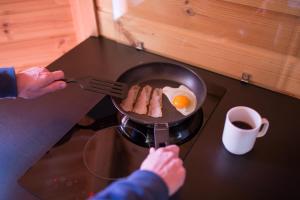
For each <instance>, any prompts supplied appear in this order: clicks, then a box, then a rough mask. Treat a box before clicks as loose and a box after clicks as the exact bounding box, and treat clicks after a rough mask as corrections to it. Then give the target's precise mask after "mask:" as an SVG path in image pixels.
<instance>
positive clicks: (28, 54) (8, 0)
mask: <svg viewBox="0 0 300 200" xmlns="http://www.w3.org/2000/svg"><path fill="white" fill-rule="evenodd" d="M76 42H77V41H76V35H75V29H74V24H73V18H72V13H71V6H70V2H69V0H26V1H25V0H1V1H0V51H1V54H0V66H14V67H15V68H16V71H20V70H23V69H26V68H28V67H32V66H47V65H48V64H50V63H51V62H53V61H54V60H55V59H57V58H58V57H59V56H61V55H63V54H64V53H65V52H67V51H68V50H69V49H71V48H72V47H74V46H75V44H76Z"/></svg>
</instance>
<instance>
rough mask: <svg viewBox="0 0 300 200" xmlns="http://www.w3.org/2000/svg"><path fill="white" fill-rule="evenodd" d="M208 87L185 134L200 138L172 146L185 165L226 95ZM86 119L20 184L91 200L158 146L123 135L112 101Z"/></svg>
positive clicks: (41, 193) (50, 195)
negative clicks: (153, 147)
mask: <svg viewBox="0 0 300 200" xmlns="http://www.w3.org/2000/svg"><path fill="white" fill-rule="evenodd" d="M206 84H207V97H206V100H205V102H204V104H203V106H202V109H201V110H200V111H199V112H198V113H196V114H195V115H194V116H192V117H191V119H189V122H187V124H188V125H187V127H185V129H184V130H185V131H191V132H195V134H192V135H191V136H190V137H186V138H185V140H184V141H183V142H178V141H177V140H176V137H175V139H174V140H173V142H172V143H177V144H179V145H180V149H181V152H180V157H181V158H182V159H183V160H185V159H186V157H188V155H189V153H190V151H193V145H194V143H195V141H196V140H198V139H201V138H199V136H200V135H201V130H202V128H203V127H204V126H205V124H206V122H207V120H208V119H209V118H210V116H211V115H212V113H213V112H214V109H215V108H216V106H217V105H218V103H219V102H220V100H221V98H222V97H223V95H224V94H225V92H226V90H225V89H224V88H222V87H220V86H217V85H215V84H211V83H206ZM86 116H87V119H90V120H92V122H89V121H88V122H87V121H80V122H78V124H76V125H75V126H74V127H73V128H72V129H71V130H70V131H69V132H68V133H66V134H65V136H64V137H63V138H62V139H61V140H60V141H59V142H57V143H56V145H54V146H53V147H52V148H51V149H50V150H49V151H48V152H47V153H46V154H45V155H44V156H43V157H42V158H41V159H40V160H39V161H38V162H37V163H36V164H34V165H33V166H32V167H31V168H30V169H29V170H28V171H27V172H26V173H25V174H24V176H22V177H21V178H20V179H19V183H20V185H21V186H23V187H24V188H25V189H27V190H28V191H30V192H31V193H32V194H33V195H35V196H37V197H39V198H41V199H86V198H88V197H91V196H93V195H94V194H95V193H97V192H99V191H101V190H102V189H104V188H105V187H106V186H108V185H109V184H110V183H111V182H112V181H114V180H115V179H118V178H121V177H124V176H127V175H129V174H130V173H131V172H133V171H134V170H137V169H138V168H139V166H140V164H141V162H142V161H143V159H144V158H145V157H146V156H147V154H148V151H149V150H148V148H147V145H149V146H153V143H151V142H150V143H147V142H146V143H145V141H146V140H147V136H145V135H140V138H141V139H139V136H138V137H135V138H137V140H136V141H134V139H133V138H131V137H128V134H127V136H126V135H125V136H124V134H122V131H120V130H121V129H122V127H121V128H120V126H119V125H120V122H119V120H118V117H119V114H118V113H117V110H116V109H115V108H114V106H113V104H112V103H111V100H110V98H108V97H105V98H104V99H102V100H101V101H100V102H99V103H98V104H97V105H96V106H95V107H94V108H92V109H91V110H90V111H89V112H88V113H87V115H86ZM131 125H132V124H131ZM140 132H145V131H144V130H140ZM175 132H176V131H175ZM182 133H185V132H184V131H182ZM143 137H146V138H143ZM132 139H133V140H132ZM144 139H145V140H144ZM148 139H149V138H148ZM139 140H141V141H142V142H140V141H139ZM177 196H181V195H177ZM174 198H176V195H175V197H174Z"/></svg>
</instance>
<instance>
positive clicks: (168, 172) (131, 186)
mask: <svg viewBox="0 0 300 200" xmlns="http://www.w3.org/2000/svg"><path fill="white" fill-rule="evenodd" d="M178 155H179V148H178V147H177V146H175V145H170V146H167V147H164V148H159V149H158V150H154V149H153V148H151V149H150V153H149V155H148V156H147V158H146V159H145V160H144V161H143V163H142V165H141V168H140V169H141V170H139V171H137V172H135V173H133V174H132V175H130V176H129V177H128V178H126V179H122V180H119V181H116V182H115V183H113V184H111V185H110V186H109V187H108V188H106V189H105V190H104V191H102V192H100V193H98V194H97V195H96V196H95V197H94V198H93V200H104V199H105V200H110V199H120V200H129V199H130V200H139V199H145V200H164V199H168V198H169V196H171V195H173V194H174V193H175V192H176V191H177V190H178V189H179V188H180V187H181V186H182V185H183V183H184V180H185V169H184V167H183V166H182V160H181V159H180V158H179V157H178Z"/></svg>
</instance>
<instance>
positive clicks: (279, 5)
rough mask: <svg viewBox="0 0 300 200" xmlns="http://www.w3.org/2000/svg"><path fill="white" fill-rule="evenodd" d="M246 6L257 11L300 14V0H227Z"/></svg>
mask: <svg viewBox="0 0 300 200" xmlns="http://www.w3.org/2000/svg"><path fill="white" fill-rule="evenodd" d="M225 1H228V2H233V3H237V4H242V5H246V6H253V7H255V8H258V9H257V12H262V13H264V12H265V11H267V10H272V11H276V12H281V13H286V14H290V15H296V16H300V10H299V8H300V1H299V0H275V1H272V0H267V1H266V0H225Z"/></svg>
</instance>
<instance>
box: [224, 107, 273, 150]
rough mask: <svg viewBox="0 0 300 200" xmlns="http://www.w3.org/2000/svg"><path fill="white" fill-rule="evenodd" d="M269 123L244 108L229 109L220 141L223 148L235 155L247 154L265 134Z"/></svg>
mask: <svg viewBox="0 0 300 200" xmlns="http://www.w3.org/2000/svg"><path fill="white" fill-rule="evenodd" d="M268 128H269V121H268V120H267V119H266V118H262V117H261V116H260V115H259V114H258V113H257V112H256V111H255V110H253V109H252V108H249V107H245V106H238V107H234V108H231V109H230V110H229V111H228V112H227V115H226V120H225V126H224V130H223V136H222V141H223V144H224V146H225V148H226V149H227V150H228V151H229V152H231V153H233V154H237V155H242V154H245V153H247V152H249V151H250V150H251V149H252V148H253V146H254V143H255V140H256V138H257V137H262V136H264V135H265V134H266V132H267V130H268Z"/></svg>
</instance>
